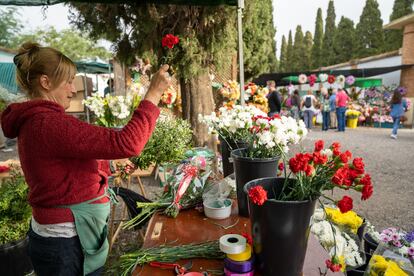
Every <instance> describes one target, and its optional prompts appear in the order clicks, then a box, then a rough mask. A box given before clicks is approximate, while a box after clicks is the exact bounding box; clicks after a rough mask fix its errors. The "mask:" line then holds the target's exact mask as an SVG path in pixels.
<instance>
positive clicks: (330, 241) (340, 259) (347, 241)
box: [311, 208, 364, 271]
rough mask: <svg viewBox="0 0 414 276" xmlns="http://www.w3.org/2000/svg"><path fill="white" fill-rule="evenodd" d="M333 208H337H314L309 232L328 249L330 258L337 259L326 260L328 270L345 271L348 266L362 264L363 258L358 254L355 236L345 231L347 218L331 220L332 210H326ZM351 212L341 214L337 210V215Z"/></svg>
mask: <svg viewBox="0 0 414 276" xmlns="http://www.w3.org/2000/svg"><path fill="white" fill-rule="evenodd" d="M333 210H337V209H336V208H335V209H334V208H325V210H324V209H322V208H318V209H316V210H315V213H314V215H313V217H312V222H311V232H312V233H313V234H314V235H315V236H316V237H317V238H318V240H319V242H320V243H321V245H322V246H323V247H324V248H325V249H326V250H327V251H328V253H329V255H330V256H331V258H336V259H337V261H335V262H333V261H332V259H331V260H327V262H326V263H327V267H328V268H329V269H330V270H332V271H339V270H341V271H345V270H346V268H348V267H351V268H352V267H359V266H361V265H363V264H364V260H363V258H362V256H361V254H360V249H359V247H358V243H357V242H356V241H355V239H354V237H355V236H354V235H351V234H348V232H347V228H346V226H345V225H348V221H349V220H348V219H340V220H338V219H336V220H332V216H331V215H332V212H331V213H328V212H330V211H333ZM351 212H352V211H349V212H347V213H345V214H342V213H341V212H340V211H338V213H337V216H341V215H342V216H345V215H347V214H348V213H351ZM352 213H353V212H352ZM361 221H362V219H361ZM342 223H344V224H342ZM332 224H333V225H332ZM344 226H345V227H344Z"/></svg>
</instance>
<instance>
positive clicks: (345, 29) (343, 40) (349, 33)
mask: <svg viewBox="0 0 414 276" xmlns="http://www.w3.org/2000/svg"><path fill="white" fill-rule="evenodd" d="M334 41H335V44H334V49H335V55H336V61H335V63H341V62H345V61H349V60H351V59H352V58H353V57H354V55H355V48H356V44H355V28H354V22H353V21H352V20H351V19H349V18H346V17H344V16H342V17H341V21H340V22H339V24H338V29H337V31H336V33H335V38H334Z"/></svg>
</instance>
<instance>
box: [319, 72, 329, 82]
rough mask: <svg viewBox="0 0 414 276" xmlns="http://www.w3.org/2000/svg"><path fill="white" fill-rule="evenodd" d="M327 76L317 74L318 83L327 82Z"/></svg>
mask: <svg viewBox="0 0 414 276" xmlns="http://www.w3.org/2000/svg"><path fill="white" fill-rule="evenodd" d="M328 77H329V76H328V74H319V81H320V82H326V81H327V80H328Z"/></svg>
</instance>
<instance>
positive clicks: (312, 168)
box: [305, 165, 315, 176]
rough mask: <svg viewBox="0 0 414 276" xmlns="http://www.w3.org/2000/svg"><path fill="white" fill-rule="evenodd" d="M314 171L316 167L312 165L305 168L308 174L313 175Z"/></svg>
mask: <svg viewBox="0 0 414 276" xmlns="http://www.w3.org/2000/svg"><path fill="white" fill-rule="evenodd" d="M314 171H315V168H314V167H313V166H312V165H307V166H306V168H305V173H306V176H311V175H312V174H313V172H314Z"/></svg>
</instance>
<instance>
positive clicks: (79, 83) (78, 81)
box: [74, 76, 93, 96]
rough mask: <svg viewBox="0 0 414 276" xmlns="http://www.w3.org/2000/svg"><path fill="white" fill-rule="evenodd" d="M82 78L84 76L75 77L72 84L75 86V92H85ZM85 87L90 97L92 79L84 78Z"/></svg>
mask: <svg viewBox="0 0 414 276" xmlns="http://www.w3.org/2000/svg"><path fill="white" fill-rule="evenodd" d="M84 78H85V76H76V77H75V80H74V84H75V88H76V91H78V93H79V92H80V91H84V90H85V83H84V81H83V80H84ZM86 87H87V88H88V90H87V91H88V96H90V95H91V94H92V92H93V83H92V79H91V78H88V77H87V78H86Z"/></svg>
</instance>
